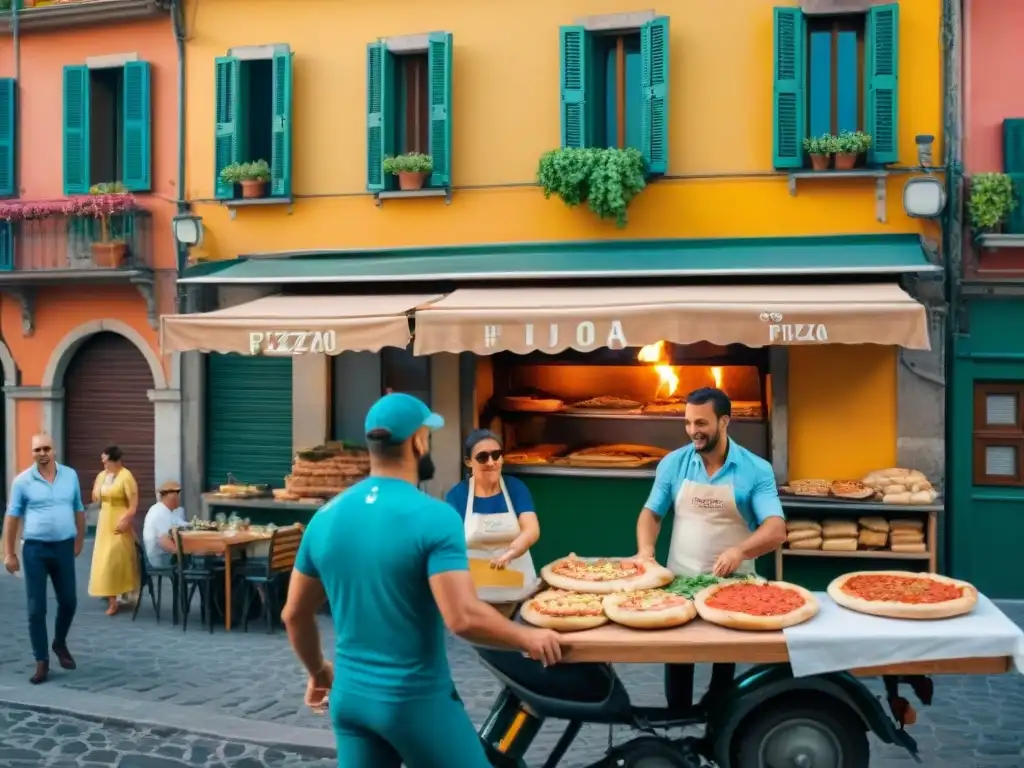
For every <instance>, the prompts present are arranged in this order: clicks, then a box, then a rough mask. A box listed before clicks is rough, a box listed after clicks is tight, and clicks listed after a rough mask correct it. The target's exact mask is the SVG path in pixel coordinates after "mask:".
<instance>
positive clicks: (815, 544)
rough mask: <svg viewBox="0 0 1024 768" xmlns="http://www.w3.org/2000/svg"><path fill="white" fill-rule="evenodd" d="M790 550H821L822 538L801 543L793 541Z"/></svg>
mask: <svg viewBox="0 0 1024 768" xmlns="http://www.w3.org/2000/svg"><path fill="white" fill-rule="evenodd" d="M789 548H790V549H821V537H817V538H813V539H800V540H799V541H791V542H790V543H789Z"/></svg>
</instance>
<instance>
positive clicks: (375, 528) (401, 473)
mask: <svg viewBox="0 0 1024 768" xmlns="http://www.w3.org/2000/svg"><path fill="white" fill-rule="evenodd" d="M443 424H444V421H443V419H442V418H441V417H440V416H438V415H437V414H434V413H431V411H430V409H429V408H427V406H426V405H424V404H423V403H422V402H421V401H419V400H417V399H416V398H414V397H412V396H410V395H406V394H390V395H386V396H385V397H383V398H381V399H380V400H378V401H377V403H376V404H374V406H373V407H372V408H371V409H370V411H369V413H368V414H367V416H366V424H365V426H366V437H367V442H368V446H369V449H370V459H371V474H370V477H369V478H367V479H366V480H364V481H362V482H361V483H358V484H357V485H355V486H353V487H352V488H350V489H348V490H347V491H346V492H345V493H343V494H342V495H340V496H338V497H337V498H335V499H334V500H333V501H331V502H330V503H329V504H327V505H326V506H325V507H324V508H323V509H321V510H320V511H319V512H317V514H316V515H314V517H313V519H312V520H311V521H310V524H309V527H308V528H307V529H306V532H305V534H304V536H303V539H302V544H301V546H300V548H299V553H298V557H297V559H296V562H295V572H294V573H293V575H292V582H291V585H290V588H289V594H288V605H287V606H286V608H285V612H284V619H285V623H286V626H287V627H288V634H289V638H290V639H291V641H292V645H293V646H294V648H295V652H296V655H298V657H299V659H300V660H301V661H302V662H303V665H304V666H305V667H306V668H307V670H308V671H309V672H310V681H309V686H308V688H307V703H310V704H311V705H312V706H314V707H315V706H317V705H318V704H319V705H322V703H323V700H324V697H325V695H326V692H327V691H328V690H330V691H331V693H330V704H329V709H330V714H331V719H332V721H333V724H334V731H335V734H336V736H337V743H338V765H339V767H341V766H343V767H344V768H400V766H401V765H402V764H403V763H404V764H405V765H406V766H407V767H408V768H488V767H489V766H490V762H489V761H488V760H487V758H486V756H485V754H484V749H483V746H482V745H481V743H480V740H479V738H478V736H477V734H476V731H475V730H474V728H473V725H472V723H471V722H470V720H469V718H468V716H467V715H466V711H465V709H464V707H463V706H462V703H461V701H460V700H459V697H458V694H457V693H456V691H455V686H454V683H453V682H452V677H451V671H450V669H449V667H448V659H447V656H446V654H445V625H446V624H447V626H448V627H449V628H450V629H451V630H452V631H453V632H455V633H456V634H457V635H459V636H461V637H464V638H466V639H468V640H470V641H477V642H489V643H494V644H500V645H505V646H511V647H514V648H520V649H522V650H523V651H525V652H526V653H527V654H528V655H530V656H531V657H532V658H535V659H538V660H541V661H544V662H545V663H547V664H550V663H555V662H556V661H558V660H559V659H560V658H561V653H560V648H559V645H558V635H557V634H556V633H553V632H550V631H547V630H539V629H532V628H527V627H524V626H522V625H518V624H514V623H512V622H510V621H508V620H506V619H505V618H503V617H502V616H501V615H500V614H498V613H497V611H495V610H494V609H493V608H491V607H490V606H488V605H486V604H485V603H482V602H481V601H480V600H479V599H477V597H476V590H475V588H474V587H473V582H472V579H471V578H470V576H469V570H468V563H467V559H466V545H465V541H464V532H463V525H462V521H461V519H460V518H459V516H458V515H457V514H456V513H455V512H454V511H453V510H452V508H451V507H450V506H448V505H447V504H445V503H444V502H443V501H440V500H438V499H434V498H432V497H430V496H428V495H427V494H425V493H423V492H421V491H420V490H419V489H418V488H417V485H418V483H419V482H422V481H425V480H428V479H430V477H431V476H432V475H433V463H432V461H431V459H430V455H429V451H428V449H429V433H430V431H431V430H433V429H437V428H439V427H441V426H443ZM325 598H326V600H327V601H328V602H329V604H330V606H331V613H332V615H333V617H334V626H335V633H336V635H337V640H336V648H335V663H334V666H333V669H332V667H331V665H330V664H329V663H327V662H325V661H324V659H323V656H322V652H321V648H320V638H319V633H318V632H317V628H316V616H315V614H316V611H317V610H318V609H319V607H320V606H322V604H323V601H324V599H325Z"/></svg>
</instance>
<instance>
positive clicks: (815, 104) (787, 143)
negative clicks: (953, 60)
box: [773, 4, 899, 168]
mask: <svg viewBox="0 0 1024 768" xmlns="http://www.w3.org/2000/svg"><path fill="white" fill-rule="evenodd" d="M898 51H899V6H898V5H895V4H892V5H878V6H875V7H873V8H871V10H869V11H868V12H867V13H865V14H848V15H842V16H805V15H804V14H803V12H802V11H801V10H800V9H799V8H776V9H775V61H774V64H773V73H774V94H773V123H774V135H773V144H774V158H773V160H774V164H775V167H776V168H803V167H804V165H805V162H806V160H807V158H806V157H805V153H804V149H803V141H804V139H805V138H806V137H808V136H820V135H821V134H823V133H832V134H838V133H839V132H840V131H845V130H849V131H857V130H860V131H864V132H865V133H869V134H871V137H872V145H871V149H870V150H869V152H868V162H869V163H871V164H873V165H884V164H886V163H895V162H897V161H898V160H899V147H898V141H897V139H898V128H899V110H898V101H899V99H898V95H899V94H898V90H899V89H898V75H899V57H898Z"/></svg>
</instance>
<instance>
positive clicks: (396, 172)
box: [384, 152, 434, 192]
mask: <svg viewBox="0 0 1024 768" xmlns="http://www.w3.org/2000/svg"><path fill="white" fill-rule="evenodd" d="M433 171H434V158H432V157H431V156H430V155H421V154H419V153H418V152H409V153H408V154H405V155H398V156H396V157H385V158H384V173H390V174H391V175H392V176H397V177H398V188H399V189H402V190H405V191H407V192H408V191H411V190H414V189H423V185H424V184H425V183H426V181H427V176H429V175H430V174H431V173H433Z"/></svg>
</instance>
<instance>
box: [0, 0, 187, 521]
mask: <svg viewBox="0 0 1024 768" xmlns="http://www.w3.org/2000/svg"><path fill="white" fill-rule="evenodd" d="M16 14H17V19H16V21H15V19H14V18H13V17H12V16H11V15H10V14H5V15H4V16H3V17H2V18H0V32H2V34H3V37H2V38H0V40H2V42H0V196H2V197H3V198H4V199H2V200H0V363H2V372H3V379H4V389H3V391H4V408H3V427H4V434H5V438H6V439H5V445H4V453H3V459H4V468H3V469H4V475H5V479H6V482H5V484H4V486H5V488H9V487H10V481H11V479H12V478H13V476H14V475H16V474H17V473H18V472H19V471H21V470H22V469H24V468H25V467H27V466H29V464H30V462H31V450H30V440H31V436H32V435H33V434H35V433H37V432H41V431H45V432H48V433H50V434H51V435H52V436H53V439H54V443H55V449H56V451H57V456H58V460H59V461H61V462H63V463H66V464H68V465H70V466H72V467H74V469H76V470H77V471H78V473H79V475H80V477H81V480H82V483H83V486H84V491H88V490H89V489H90V488H91V486H92V481H93V478H94V477H95V475H96V473H97V472H98V471H99V470H100V453H101V452H102V450H103V447H104V446H106V445H110V444H115V445H119V446H120V447H121V448H122V450H123V451H124V454H125V464H126V466H127V467H128V468H129V469H130V470H131V471H132V472H133V473H134V474H135V476H136V478H137V479H138V481H139V485H140V492H141V494H142V496H141V500H140V506H141V508H142V509H143V510H145V509H147V508H148V507H149V505H150V504H151V503H152V499H153V488H154V486H155V484H159V483H160V482H162V481H164V480H169V479H174V480H177V479H179V477H180V464H181V458H180V456H181V452H180V441H181V428H180V424H181V418H180V396H179V387H178V384H177V364H176V361H175V360H173V359H171V358H168V357H163V358H162V357H161V356H160V352H159V346H158V342H157V332H156V330H155V329H156V328H157V327H158V322H159V317H160V315H161V314H164V313H167V312H173V311H174V296H175V288H174V281H175V270H176V249H175V246H174V242H173V238H172V237H171V223H170V222H171V218H172V216H173V215H174V211H175V201H176V199H177V197H178V192H177V170H176V169H177V160H178V122H177V114H178V101H177V100H178V95H177V93H178V56H177V46H176V44H175V39H174V35H173V34H172V25H171V21H170V18H169V16H168V14H167V13H166V12H165V11H161V10H159V9H158V8H156V7H155V4H153V3H149V2H145V1H139V2H136V1H135V0H111V1H110V2H91V3H88V4H82V5H80V6H79V5H76V4H75V3H68V4H62V5H51V6H44V7H34V8H25V9H23V10H20V11H17V12H16ZM103 206H109V207H108V208H106V209H105V208H104V207H103ZM86 503H88V497H87V498H86Z"/></svg>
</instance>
